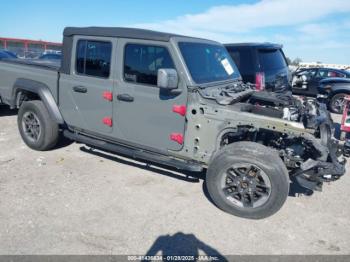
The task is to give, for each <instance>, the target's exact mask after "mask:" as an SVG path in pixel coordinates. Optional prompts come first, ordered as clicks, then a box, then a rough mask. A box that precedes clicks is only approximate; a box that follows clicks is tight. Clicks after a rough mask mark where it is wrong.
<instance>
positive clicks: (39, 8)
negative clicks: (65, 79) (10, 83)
mask: <svg viewBox="0 0 350 262" xmlns="http://www.w3.org/2000/svg"><path fill="white" fill-rule="evenodd" d="M66 26H121V27H137V28H146V29H153V30H157V31H163V32H172V33H177V34H184V35H189V36H196V37H202V38H208V39H212V40H216V41H219V42H222V43H236V42H274V43H280V44H283V46H284V52H285V54H286V56H288V57H290V58H291V59H294V58H296V57H300V58H301V59H302V60H303V61H305V62H312V61H321V62H324V63H338V64H350V0H259V1H257V0H246V1H243V0H232V1H228V0H186V1H185V0H176V1H169V0H168V1H166V0H128V1H126V0H124V1H120V0H114V1H113V0H94V1H89V0H85V1H82V0H71V1H69V0H59V1H50V0H45V1H43V0H36V1H35V0H27V1H24V0H22V1H21V0H11V1H3V2H2V3H1V15H0V37H14V38H28V39H35V40H39V39H40V40H46V41H54V42H61V41H62V31H63V29H64V27H66Z"/></svg>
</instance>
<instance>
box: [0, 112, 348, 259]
mask: <svg viewBox="0 0 350 262" xmlns="http://www.w3.org/2000/svg"><path fill="white" fill-rule="evenodd" d="M338 119H339V117H338ZM349 189H350V177H349V175H345V176H344V177H343V178H342V179H341V180H340V181H337V182H335V183H332V184H330V185H325V187H324V191H323V192H322V193H320V192H316V193H314V194H313V195H312V196H311V197H307V196H301V197H293V196H290V197H289V198H288V200H287V202H286V204H285V205H284V207H283V208H282V210H281V211H280V212H279V213H277V214H276V215H274V216H273V217H270V218H268V219H265V220H260V221H252V220H245V219H241V218H237V217H234V216H231V215H228V214H226V213H224V212H222V211H220V210H219V209H217V208H216V207H215V206H214V205H213V204H212V203H211V202H210V200H208V198H207V197H206V194H205V189H204V187H203V180H202V179H199V180H198V181H197V180H195V179H190V178H186V176H185V175H184V174H181V173H177V172H172V171H166V170H164V169H161V168H158V167H154V166H151V167H149V166H147V165H145V164H144V163H140V162H134V161H132V160H129V159H125V158H121V157H118V156H108V155H102V154H100V153H99V152H96V153H94V154H92V153H89V152H84V151H83V146H82V145H79V144H71V145H68V146H66V147H61V148H60V149H57V150H54V151H51V152H35V151H32V150H30V149H29V148H27V147H26V146H25V145H24V143H23V142H22V140H21V139H20V136H19V134H18V131H17V127H16V115H15V113H14V112H11V111H9V110H6V109H5V108H0V254H58V253H59V254H140V255H144V254H156V253H157V252H158V253H157V254H160V253H159V252H161V251H163V252H164V253H166V254H178V251H179V250H180V251H181V253H182V254H183V253H186V254H195V253H196V252H197V250H200V251H199V253H200V254H205V253H209V254H215V253H220V254H225V255H228V254H349V253H350V222H349V217H350V205H349ZM293 191H296V192H298V189H297V188H293ZM291 195H292V194H291Z"/></svg>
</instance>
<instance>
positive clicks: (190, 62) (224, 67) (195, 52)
mask: <svg viewBox="0 0 350 262" xmlns="http://www.w3.org/2000/svg"><path fill="white" fill-rule="evenodd" d="M179 48H180V51H181V54H182V56H183V58H184V60H185V63H186V65H187V68H188V70H189V71H190V74H191V76H192V79H193V80H194V81H195V82H196V83H197V84H204V83H210V82H217V81H224V80H234V79H237V78H239V77H240V74H239V72H238V69H237V67H236V65H235V63H234V62H233V61H232V59H231V57H230V55H229V54H228V52H227V51H226V48H225V47H223V46H220V45H215V44H206V43H194V42H180V43H179Z"/></svg>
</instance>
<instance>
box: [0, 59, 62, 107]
mask: <svg viewBox="0 0 350 262" xmlns="http://www.w3.org/2000/svg"><path fill="white" fill-rule="evenodd" d="M59 68H60V63H58V62H52V61H38V60H24V59H6V60H1V61H0V98H1V102H2V103H4V104H8V105H10V106H12V105H13V98H14V97H13V87H14V85H15V83H16V81H17V80H18V79H29V80H35V81H38V82H41V83H44V84H45V85H47V86H48V87H49V89H50V91H51V93H52V95H53V97H54V99H55V100H56V101H57V77H58V70H59ZM1 102H0V103H1Z"/></svg>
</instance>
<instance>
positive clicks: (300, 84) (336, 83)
mask: <svg viewBox="0 0 350 262" xmlns="http://www.w3.org/2000/svg"><path fill="white" fill-rule="evenodd" d="M292 90H293V94H296V95H306V96H311V97H316V96H318V95H322V96H323V98H326V102H327V104H328V106H329V109H330V110H331V111H332V112H334V113H338V114H341V113H342V112H343V108H344V97H345V96H346V95H347V94H350V72H348V71H346V70H341V69H332V68H304V69H299V70H297V71H296V72H295V73H294V75H293V81H292ZM325 96H326V97H325Z"/></svg>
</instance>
